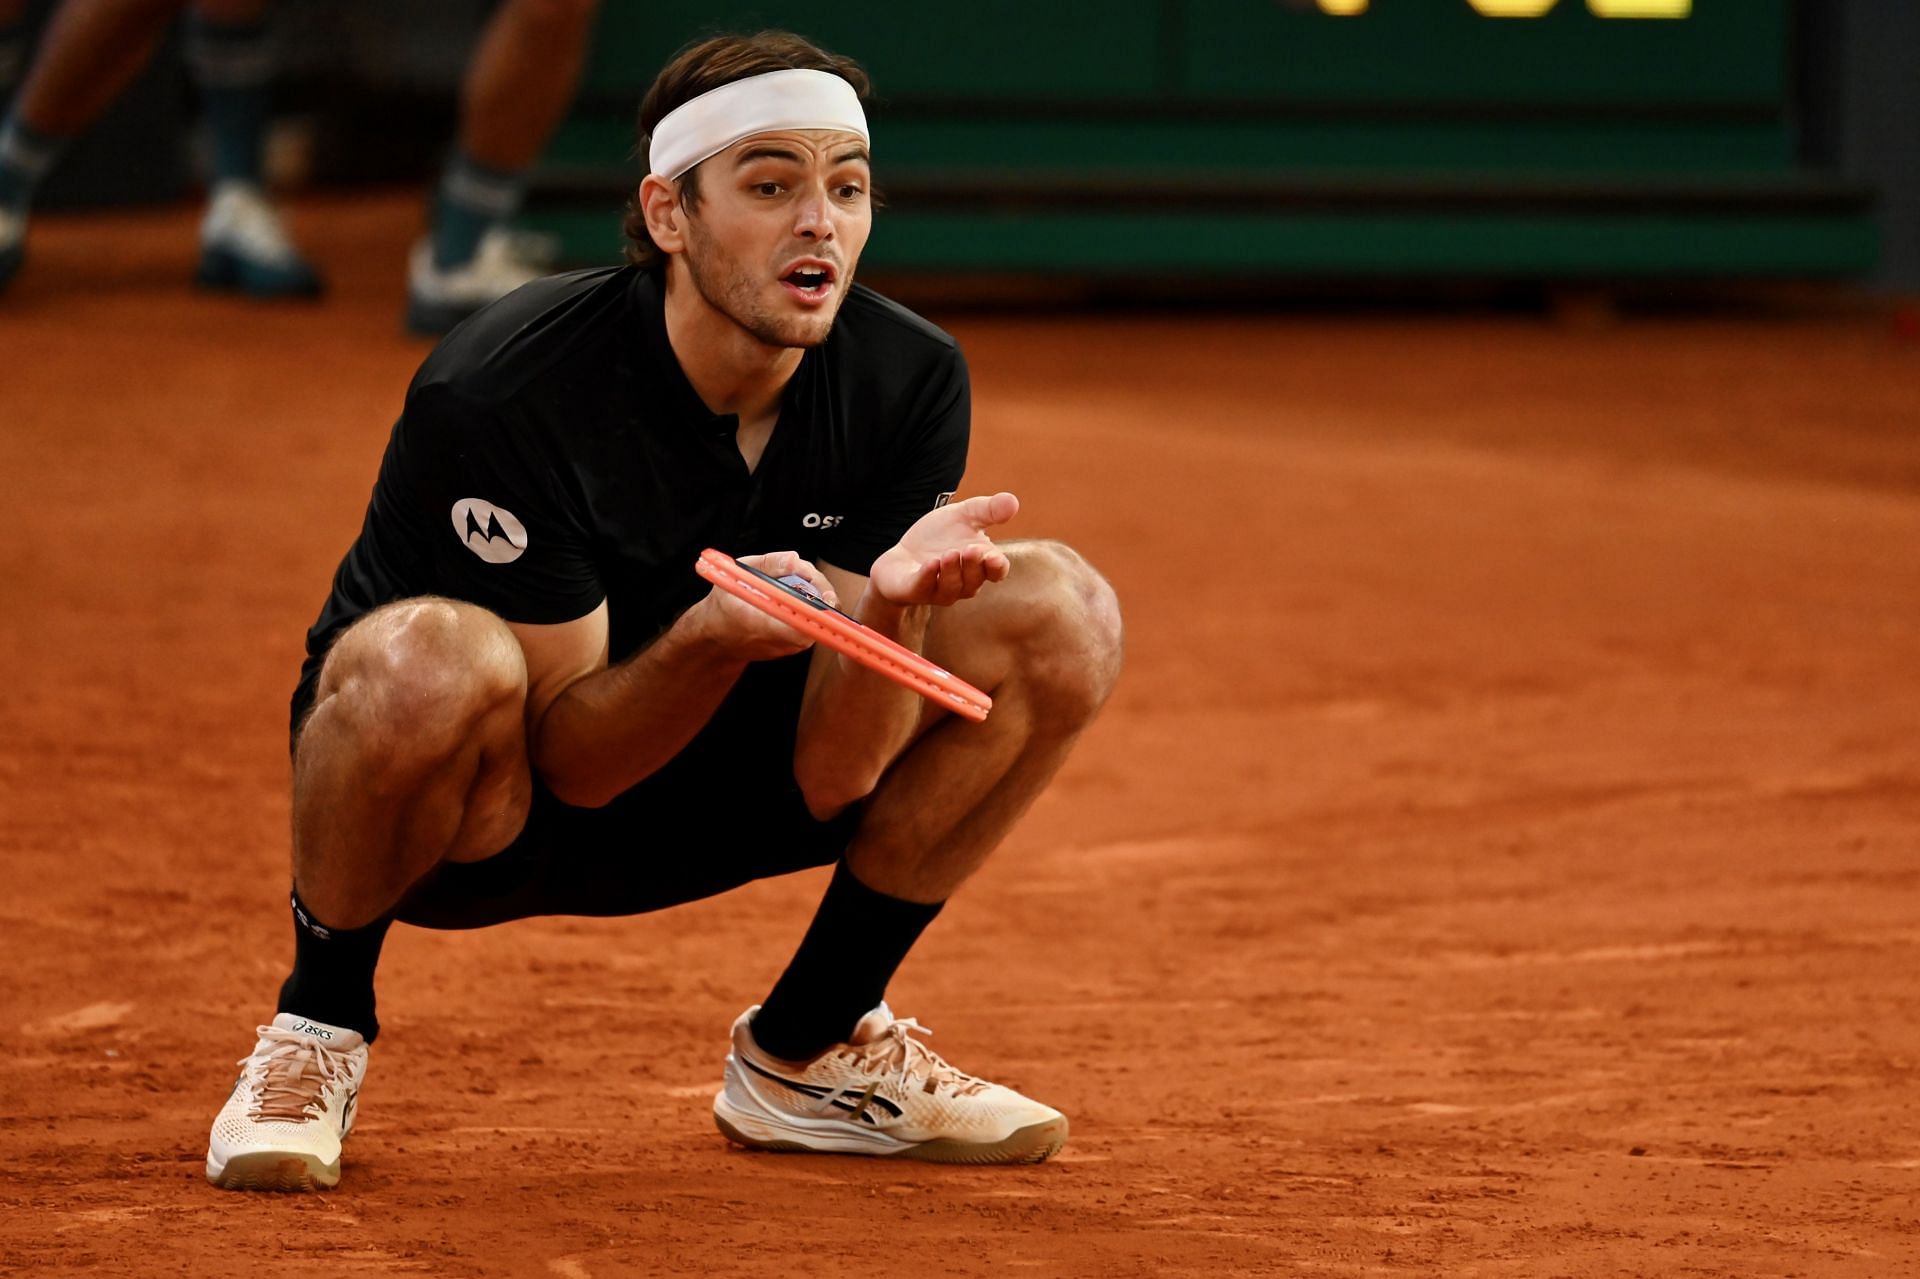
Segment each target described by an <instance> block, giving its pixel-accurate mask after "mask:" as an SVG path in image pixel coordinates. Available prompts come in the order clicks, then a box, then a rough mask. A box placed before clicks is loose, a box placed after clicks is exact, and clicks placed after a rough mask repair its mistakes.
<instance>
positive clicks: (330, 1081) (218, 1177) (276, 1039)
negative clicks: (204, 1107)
mask: <svg viewBox="0 0 1920 1279" xmlns="http://www.w3.org/2000/svg"><path fill="white" fill-rule="evenodd" d="M366 1077H367V1044H366V1041H365V1040H364V1039H362V1038H361V1037H360V1034H359V1032H358V1031H352V1030H346V1029H343V1028H341V1027H339V1026H329V1025H327V1024H326V1023H324V1022H317V1021H309V1020H307V1019H306V1018H305V1017H297V1016H295V1015H294V1014H292V1013H281V1014H280V1015H278V1016H277V1017H275V1018H274V1019H273V1024H272V1025H271V1026H262V1027H260V1041H259V1042H258V1043H256V1044H255V1045H254V1046H253V1055H252V1056H250V1057H244V1058H242V1059H241V1061H240V1077H239V1078H238V1079H236V1080H234V1083H233V1092H232V1093H231V1094H229V1095H228V1097H227V1104H226V1105H224V1106H222V1107H221V1108H220V1113H219V1114H218V1115H216V1116H214V1120H213V1135H212V1136H211V1137H210V1138H209V1139H208V1141H207V1180H208V1181H211V1182H212V1183H213V1184H214V1185H216V1186H219V1187H220V1188H221V1189H222V1190H326V1189H330V1188H331V1187H333V1186H335V1185H337V1184H338V1183H339V1181H340V1142H341V1141H342V1140H343V1139H344V1138H345V1137H346V1135H347V1133H348V1132H349V1131H350V1130H351V1129H352V1128H353V1115H354V1111H355V1109H356V1107H357V1104H358V1102H359V1100H360V1084H361V1082H362V1081H363V1080H365V1079H366Z"/></svg>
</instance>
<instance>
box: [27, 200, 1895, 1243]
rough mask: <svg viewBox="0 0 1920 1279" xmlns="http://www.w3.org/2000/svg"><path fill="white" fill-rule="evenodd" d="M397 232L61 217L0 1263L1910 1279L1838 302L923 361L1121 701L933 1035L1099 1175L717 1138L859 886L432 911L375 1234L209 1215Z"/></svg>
mask: <svg viewBox="0 0 1920 1279" xmlns="http://www.w3.org/2000/svg"><path fill="white" fill-rule="evenodd" d="M418 218H419V212H418V209H417V206H416V204H415V203H414V201H413V200H412V199H411V198H389V199H382V200H376V201H372V202H366V201H348V200H337V201H331V202H309V203H306V204H304V205H301V206H299V207H298V210H297V214H296V226H297V228H298V230H299V231H300V232H301V233H302V238H303V239H304V240H305V241H306V242H307V243H308V244H309V245H310V246H311V248H312V249H313V250H314V252H315V254H316V256H317V257H318V258H319V260H320V261H321V262H322V264H323V265H325V266H326V267H328V268H329V269H330V271H331V274H332V276H333V279H334V283H335V286H336V288H335V295H334V298H333V300H332V301H330V302H329V303H327V304H326V305H325V306H323V307H320V308H316V309H298V308H264V309H262V308H257V307H249V306H246V305H244V304H241V303H237V302H230V301H223V300H215V299H206V298H200V297H196V296H194V295H193V294H192V293H191V292H190V291H189V290H188V289H187V288H186V287H184V285H183V284H182V283H181V281H183V280H184V279H185V278H186V276H187V275H188V274H189V272H190V269H191V261H192V240H193V225H194V214H193V213H192V212H191V211H187V210H181V211H178V212H169V213H163V214H156V215H140V216H133V217H114V218H98V219H96V218H66V219H59V220H53V219H49V220H46V221H43V222H42V223H40V224H39V225H37V226H36V228H35V238H34V240H33V243H32V259H31V260H30V262H29V265H28V270H27V273H26V274H25V275H24V276H23V277H22V278H21V279H20V280H19V281H18V282H17V284H16V286H15V288H14V289H13V290H12V291H11V292H10V294H9V295H8V296H7V297H6V298H5V300H4V301H3V302H0V365H3V366H4V370H5V371H4V375H3V376H0V475H4V478H5V485H4V489H5V500H6V530H7V550H6V553H5V555H4V556H3V557H0V670H4V672H5V679H4V682H0V856H4V868H5V886H4V891H3V892H0V964H3V965H4V976H3V977H0V1039H4V1043H5V1052H4V1054H0V1273H6V1274H22V1275H26V1274H33V1275H42V1274H55V1275H59V1274H102V1275H192V1276H209V1277H215V1276H241V1275H245V1276H257V1275H272V1274H292V1273H296V1272H299V1273H305V1272H306V1270H307V1268H311V1272H312V1273H316V1274H323V1275H329V1276H345V1275H363V1274H364V1275H372V1274H420V1275H450V1276H463V1275H529V1276H558V1277H559V1279H608V1277H611V1276H625V1275H645V1274H686V1275H735V1274H743V1275H744V1274H756V1275H788V1274H792V1275H839V1274H856V1273H857V1274H863V1275H892V1274H922V1275H938V1274H952V1275H996V1276H997V1275H1021V1274H1034V1275H1068V1276H1106V1275H1191V1276H1217V1275H1225V1274H1278V1275H1288V1274H1328V1275H1358V1274H1400V1273H1405V1274H1421V1275H1460V1276H1468V1275H1486V1276H1491V1275H1503V1276H1504V1275H1513V1276H1602V1275H1619V1274H1632V1275H1727V1276H1760V1275H1766V1276H1773V1275H1803V1276H1829V1275H1831V1276H1862V1277H1867V1276H1872V1277H1881V1276H1898V1275H1912V1274H1920V1073H1917V1071H1920V346H1914V345H1910V344H1909V345H1901V344H1900V343H1899V342H1898V341H1896V340H1895V339H1894V338H1893V337H1892V336H1891V335H1890V333H1889V330H1888V328H1887V326H1886V325H1885V323H1884V321H1883V320H1880V319H1876V318H1875V317H1873V316H1870V315H1858V316H1856V315H1851V314H1848V313H1845V312H1836V311H1833V310H1831V309H1828V310H1823V311H1820V312H1817V313H1812V312H1805V311H1802V312H1798V313H1781V312H1778V311H1774V312H1770V313H1767V314H1743V315H1737V316H1724V315H1723V316H1721V317H1719V318H1711V319H1709V318H1700V317H1697V316H1696V317H1691V318H1675V317H1669V318H1658V319H1641V320H1632V321H1629V322H1627V323H1624V324H1620V325H1616V326H1613V327H1606V328H1599V329H1594V330H1582V329H1570V328H1562V327H1555V326H1554V325H1552V324H1550V323H1547V322H1544V321H1541V320H1538V319H1534V318H1528V317H1519V316H1516V317H1504V318H1503V317H1473V316H1452V317H1393V316H1380V315H1367V316H1347V317H1329V316H1314V315H1274V316H1249V315H1239V316H1221V317H1205V316H1197V315H1182V316H1176V317H1159V318H1152V317H1142V316H1134V317H1077V318H1076V317H1070V316H1058V315H1055V316H1040V317H1027V318H1007V317H1003V316H988V315H978V314H976V315H957V316H951V317H945V316H943V317H941V318H945V319H948V320H949V323H950V327H951V328H952V329H953V330H954V331H955V332H956V333H957V334H958V335H959V337H960V338H961V339H962V341H963V342H964V343H965V344H966V346H967V349H968V351H969V353H970V356H971V360H972V365H973V370H974V378H975V402H976V414H977V416H976V446H975V452H974V461H973V465H972V470H971V472H970V475H969V484H968V488H969V489H971V490H974V491H982V490H984V491H991V490H992V489H994V488H1000V487H1005V488H1010V489H1013V490H1014V491H1016V492H1018V493H1019V494H1020V495H1021V497H1022V498H1023V500H1024V502H1025V510H1024V512H1023V514H1022V516H1021V518H1020V521H1019V524H1018V526H1017V527H1018V530H1019V531H1020V532H1022V533H1029V534H1035V535H1039V534H1047V535H1055V536H1060V537H1064V538H1066V539H1068V540H1070V541H1072V542H1074V543H1076V544H1077V545H1079V546H1081V547H1082V548H1084V549H1085V550H1086V551H1087V553H1088V554H1089V555H1090V556H1091V557H1092V558H1093V559H1094V561H1095V562H1096V563H1098V564H1099V565H1100V566H1102V567H1103V568H1104V569H1105V570H1106V571H1107V572H1108V573H1109V575H1110V576H1111V577H1112V578H1113V580H1114V581H1115V583H1116V584H1117V585H1118V587H1119V590H1120V593H1121V597H1122V600H1123V601H1124V603H1125V605H1126V607H1127V609H1128V618H1129V658H1128V667H1127V671H1126V674H1125V676H1124V678H1123V680H1122V683H1121V686H1120V690H1119V692H1118V693H1117V695H1116V696H1115V698H1114V701H1113V703H1112V704H1111V706H1110V707H1109V709H1108V711H1107V713H1106V715H1105V717H1104V719H1103V720H1102V721H1101V722H1100V723H1099V724H1098V725H1097V726H1096V728H1095V729H1094V730H1093V731H1092V732H1091V733H1090V734H1089V736H1088V737H1087V738H1086V739H1085V741H1084V744H1083V745H1082V747H1081V749H1080V751H1079V753H1078V754H1077V755H1076V757H1075V758H1074V760H1073V761H1072V763H1071V764H1070V765H1069V767H1068V769H1067V771H1066V772H1065V774H1064V775H1063V776H1062V777H1061V778H1060V780H1059V782H1058V784H1057V785H1056V786H1055V787H1054V789H1053V790H1052V792H1051V793H1050V794H1049V795H1048V796H1047V797H1046V798H1045V799H1044V800H1043V801H1042V802H1041V803H1040V805H1039V807H1038V808H1036V809H1035V811H1034V812H1033V813H1032V814H1031V816H1030V817H1029V819H1028V820H1027V821H1026V823H1025V825H1024V826H1023V827H1022V828H1021V829H1020V830H1019V831H1018V832H1017V834H1016V835H1015V837H1014V838H1013V839H1012V840H1011V841H1010V842H1009V844H1008V845H1007V846H1006V847H1005V848H1003V849H1002V851H1001V852H1000V854H999V855H998V857H997V859H996V860H995V862H994V863H993V864H992V865H991V866H990V867H989V869H988V870H987V872H986V873H985V874H984V875H982V877H981V878H980V879H979V880H977V881H976V882H975V883H974V884H973V885H972V886H971V887H970V888H969V889H968V890H967V891H966V892H965V893H964V894H963V895H962V896H961V897H959V898H958V899H956V901H955V903H954V904H953V905H952V906H951V907H950V908H949V910H948V911H947V913H946V915H945V916H944V917H943V918H942V919H941V921H940V922H939V924H937V925H936V926H935V928H934V930H933V931H932V932H931V933H930V934H929V936H928V938H927V940H926V941H925V943H924V944H923V946H922V947H921V948H920V950H919V951H918V952H916V954H915V956H914V957H913V959H911V960H910V961H909V963H908V965H907V967H906V969H905V970H904V971H903V973H902V975H901V977H900V979H899V980H898V982H896V984H895V987H894V992H893V994H894V1000H893V1002H894V1004H895V1007H896V1008H898V1009H900V1010H901V1011H902V1012H903V1013H906V1014H911V1015H913V1016H917V1017H918V1018H919V1019H920V1020H922V1021H923V1022H926V1023H927V1024H929V1025H931V1026H933V1027H935V1028H936V1030H937V1031H938V1034H937V1035H936V1037H935V1039H934V1041H933V1043H934V1046H935V1047H937V1048H939V1049H942V1050H943V1051H945V1052H946V1053H947V1054H948V1055H949V1056H950V1057H952V1058H953V1059H954V1060H955V1061H956V1062H957V1063H958V1064H960V1065H962V1066H963V1067H967V1068H971V1069H974V1070H977V1071H979V1072H982V1073H985V1074H988V1075H991V1076H994V1077H997V1078H1000V1079H1002V1080H1004V1081H1006V1082H1009V1083H1012V1084H1014V1085H1016V1086H1019V1087H1021V1088H1023V1089H1025V1090H1028V1091H1030V1092H1032V1093H1033V1094H1035V1095H1037V1096H1039V1097H1042V1098H1044V1099H1046V1100H1049V1101H1051V1102H1053V1103H1055V1104H1057V1105H1058V1106H1060V1107H1061V1108H1062V1109H1063V1110H1065V1111H1066V1112H1067V1113H1068V1114H1069V1115H1070V1116H1071V1118H1072V1121H1073V1139H1072V1141H1071V1143H1070V1144H1069V1145H1068V1147H1067V1149H1066V1151H1065V1152H1064V1153H1063V1154H1062V1155H1061V1156H1060V1157H1059V1158H1058V1159H1056V1160H1054V1161H1053V1162H1051V1163H1049V1164H1046V1165H1043V1166H1040V1167H1037V1168H1024V1169H984V1170H975V1169H963V1170H955V1169H949V1168H938V1167H928V1166H914V1165H893V1164H885V1163H878V1162H864V1161H855V1160H844V1159H833V1158H821V1157H798V1156H765V1155H750V1154H746V1153H743V1152H741V1151H738V1150H735V1149H733V1148H731V1147H729V1146H728V1145H727V1144H726V1143H725V1142H724V1141H722V1139H721V1138H720V1137H719V1135H718V1134H717V1133H716V1132H715V1130H714V1128H713V1124H712V1121H711V1119H710V1117H709V1110H708V1107H709V1102H710V1098H711V1095H712V1093H713V1091H714V1089H715V1087H716V1086H717V1083H718V1080H719V1068H720V1060H721V1057H722V1055H723V1053H724V1051H725V1047H726V1031H727V1026H728V1024H729V1022H730V1021H731V1019H732V1018H733V1017H734V1015H735V1014H737V1013H738V1012H739V1011H740V1009H741V1008H742V1007H744V1006H745V1005H746V1004H748V1003H750V1002H753V1001H754V1000H757V999H758V998H759V997H760V996H761V995H762V994H763V993H764V992H765V990H766V988H767V986H768V985H769V984H770V982H771V980H772V979H773V977H774V976H775V975H776V974H777V972H778V971H779V969H780V967H781V965H782V964H783V963H784V960H785V957H786V955H787V953H788V951H789V950H790V948H791V946H792V945H793V943H794V942H795V941H796V940H797V939H798V937H799V935H800V932H801V931H802V929H803V927H804V925H805V921H806V919H807V917H808V914H809V911H810V908H811V902H812V900H813V899H814V898H815V896H816V895H817V893H818V892H819V890H820V888H821V886H822V884H823V882H824V874H823V873H821V874H819V875H808V876H804V877H800V878H797V879H793V880H789V881H782V882H770V883H763V884H760V885H756V886H754V887H752V888H750V889H748V890H746V891H743V892H740V893H738V894H735V895H733V896H731V897H727V898H723V899H720V900H716V901H711V902H707V903H703V904H700V905H697V906H694V907H690V908H686V909H683V910H680V911H675V912H671V913H668V914H664V915H658V916H652V917H646V918H640V919H634V920H626V921H604V922H601V921H576V920H564V919H550V920H541V921H532V922H527V923H521V924H515V925H511V926H508V927H506V928H502V929H497V930H493V931H491V932H483V933H474V934H462V935H450V934H437V933H428V932H422V931H417V930H413V929H396V930H395V933H394V935H393V937H392V939H391V940H390V942H389V943H388V948H387V958H386V962H385V965H384V967H383V983H382V987H381V990H382V995H381V1011H382V1017H383V1021H384V1023H385V1025H386V1031H387V1033H386V1034H385V1036H384V1037H383V1038H382V1040H381V1042H380V1044H379V1046H378V1047H377V1049H376V1050H375V1052H374V1060H373V1068H372V1072H371V1076H370V1079H369V1087H368V1091H367V1093H366V1096H365V1099H364V1101H363V1104H362V1108H361V1126H360V1127H359V1128H358V1129H356V1131H355V1134H354V1136H353V1139H352V1140H351V1141H350V1142H349V1143H348V1146H347V1156H346V1163H347V1166H346V1177H345V1180H344V1182H343V1183H342V1186H341V1188H340V1189H339V1190H338V1191H337V1192H335V1193H332V1194H329V1195H325V1196H313V1197H297V1198H296V1197H278V1196H275V1197H255V1196H243V1195H235V1194H227V1193H222V1192H219V1191H216V1190H213V1189H211V1188H209V1187H208V1186H207V1185H206V1183H205V1181H204V1180H203V1177H202V1171H201V1163H202V1159H203V1156H204V1151H205V1147H206V1133H207V1125H208V1122H209V1120H210V1119H211V1117H212V1115H213V1113H214V1111H215V1109H216V1108H217V1107H218V1106H219V1103H220V1101H221V1099H222V1097H223V1095H224V1094H225V1092H226V1090H227V1088H228V1086H229V1085H230V1083H231V1081H232V1078H233V1074H234V1070H233V1063H234V1061H235V1060H236V1059H237V1058H239V1057H240V1056H241V1055H242V1054H244V1053H245V1052H246V1051H247V1049H248V1048H249V1046H250V1045H251V1043H252V1038H253V1026H254V1025H255V1024H256V1023H257V1022H259V1021H261V1020H264V1019H265V1018H266V1017H267V1016H268V1015H269V1013H270V1012H271V1009H272V1004H271V1000H272V997H273V994H274V991H275V989H276V986H277V983H278V982H279V980H280V978H281V976H282V975H283V973H284V971H285V966H286V964H287V962H288V960H289V958H290V955H291V942H290V934H289V925H288V922H287V911H286V905H285V892H286V834H285V828H286V825H287V801H286V796H285V773H286V756H285V714H286V711H285V706H286V697H287V693H288V691H289V689H290V687H291V683H292V678H293V673H294V669H295V665H296V662H297V658H298V654H299V644H300V637H301V633H302V631H303V629H304V628H305V626H306V625H307V623H308V622H309V621H310V620H311V618H312V615H313V613H314V612H315V611H316V609H317V607H318V605H319V603H320V600H321V598H322V596H323V595H324V593H325V590H326V586H327V581H328V577H329V574H330V573H331V572H332V569H333V566H334V563H335V561H336V560H337V558H338V556H339V554H340V552H341V551H342V549H343V548H344V547H345V545H346V543H347V542H348V540H349V539H350V538H351V537H352V535H353V533H354V532H355V530H356V529H357V528H358V524H359V520H360V515H361V511H362V507H363V504H364V502H365V498H366V493H367V489H368V487H369V485H370V484H371V482H372V478H373V473H374V468H375V466H376V464H377V462H378V460H379V455H380V450H381V448H382V445H383V443H384V441H385V438H386V434H387V431H388V428H389V426H390V425H391V422H392V419H393V416H394V414H395V412H396V410H397V409H398V407H399V404H400V397H401V393H402V391H403V389H404V387H405V385H406V382H407V379H408V377H409V376H410V374H411V372H412V370H413V368H414V366H415V365H416V364H417V363H418V361H419V360H420V359H421V357H422V356H423V355H424V354H425V350H426V348H425V347H424V346H423V345H421V344H418V343H415V342H411V341H408V340H405V339H403V338H402V337H401V336H400V335H399V332H398V328H399V311H400V304H401V295H400V290H401V284H400V278H401V277H400V266H399V264H400V262H401V260H402V257H403V255H404V251H405V246H406V243H407V240H408V238H409V236H410V235H411V234H412V233H413V231H414V228H415V227H416V226H417V225H418ZM609 226H610V228H611V226H612V223H611V220H610V223H609ZM880 233H881V234H884V233H885V232H884V223H883V227H882V230H881V232H880ZM769 549H772V548H769ZM715 838H716V841H717V842H720V843H723V841H724V832H723V831H721V830H720V829H719V828H718V827H716V831H715ZM705 854H706V850H675V855H705ZM636 873H644V867H643V866H636Z"/></svg>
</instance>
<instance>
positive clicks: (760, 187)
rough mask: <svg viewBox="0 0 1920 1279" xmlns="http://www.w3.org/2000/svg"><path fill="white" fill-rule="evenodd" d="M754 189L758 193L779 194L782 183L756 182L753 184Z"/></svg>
mask: <svg viewBox="0 0 1920 1279" xmlns="http://www.w3.org/2000/svg"><path fill="white" fill-rule="evenodd" d="M753 190H754V193H755V194H756V195H779V194H780V184H779V183H778V182H756V183H754V184H753Z"/></svg>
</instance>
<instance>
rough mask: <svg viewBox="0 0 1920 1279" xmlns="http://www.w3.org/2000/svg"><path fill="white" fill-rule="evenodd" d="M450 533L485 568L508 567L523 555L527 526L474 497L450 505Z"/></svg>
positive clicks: (507, 513)
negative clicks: (490, 565)
mask: <svg viewBox="0 0 1920 1279" xmlns="http://www.w3.org/2000/svg"><path fill="white" fill-rule="evenodd" d="M453 531H454V533H455V535H457V536H458V537H459V539H460V543H461V545H463V546H465V547H466V548H467V549H468V550H469V551H472V552H473V553H474V554H475V555H478V556H479V557H480V558H481V559H483V560H485V561H486V562H487V563H489V564H511V563H513V562H514V561H515V560H517V559H519V558H520V557H521V556H522V555H523V554H525V553H526V549H527V526H526V525H524V524H522V523H521V522H520V520H519V518H518V517H517V516H515V515H514V513H513V512H512V511H509V510H508V509H507V508H506V507H504V506H495V505H494V504H493V503H492V502H489V501H486V500H484V499H482V498H477V497H463V498H461V499H460V500H459V501H458V502H455V503H454V504H453Z"/></svg>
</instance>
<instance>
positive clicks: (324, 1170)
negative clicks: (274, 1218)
mask: <svg viewBox="0 0 1920 1279" xmlns="http://www.w3.org/2000/svg"><path fill="white" fill-rule="evenodd" d="M207 1180H208V1181H210V1182H212V1183H213V1184H214V1185H216V1186H218V1187H220V1189H222V1190H286V1191H309V1190H331V1189H333V1188H334V1187H335V1186H337V1185H339V1184H340V1165H339V1164H338V1163H333V1164H325V1163H322V1162H320V1157H319V1156H318V1155H303V1154H298V1153H294V1152H290V1151H285V1150H256V1151H252V1152H249V1153H247V1154H243V1155H234V1156H233V1157H232V1158H230V1159H228V1160H227V1163H226V1167H224V1168H222V1169H220V1171H218V1172H215V1171H214V1170H213V1168H212V1166H211V1165H209V1166H208V1168H207Z"/></svg>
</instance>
